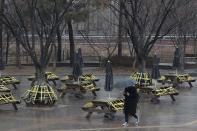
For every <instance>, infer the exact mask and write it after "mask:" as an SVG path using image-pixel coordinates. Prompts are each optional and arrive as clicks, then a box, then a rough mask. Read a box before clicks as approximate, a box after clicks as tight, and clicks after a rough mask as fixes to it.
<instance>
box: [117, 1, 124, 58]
mask: <svg viewBox="0 0 197 131" xmlns="http://www.w3.org/2000/svg"><path fill="white" fill-rule="evenodd" d="M119 4H120V12H119V25H118V56H122V29H123V28H122V18H123V17H122V16H123V6H122V0H119Z"/></svg>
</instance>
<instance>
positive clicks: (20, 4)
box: [3, 0, 74, 85]
mask: <svg viewBox="0 0 197 131" xmlns="http://www.w3.org/2000/svg"><path fill="white" fill-rule="evenodd" d="M73 1H74V0H65V1H64V2H65V4H64V8H63V10H62V11H61V13H60V15H58V16H57V15H56V13H55V11H56V10H57V8H58V7H57V0H54V1H53V2H51V1H50V3H48V2H49V1H48V0H42V1H37V0H28V1H23V0H20V1H18V0H17V1H16V0H11V1H8V8H7V11H6V13H5V15H4V17H3V18H4V19H3V21H4V24H5V25H6V26H7V27H8V28H9V29H10V30H11V32H12V34H13V36H14V37H15V38H16V41H19V42H20V44H21V45H22V46H23V48H24V49H25V50H26V51H27V53H28V54H29V55H30V56H31V58H32V61H33V63H34V66H35V69H36V78H37V82H38V84H39V85H41V84H42V83H43V82H45V70H46V68H47V65H48V63H49V60H50V57H51V54H52V51H53V46H52V44H53V43H54V40H55V33H56V30H57V27H58V25H59V24H60V22H62V21H63V20H64V19H63V18H64V15H65V14H66V13H67V11H68V9H69V8H70V7H71V6H72V4H73ZM29 20H33V22H34V24H35V25H34V27H35V34H31V33H30V32H32V31H31V30H32V28H29V27H30V26H31V25H29ZM30 34H31V35H37V36H38V38H39V40H38V42H39V44H38V45H39V51H37V50H36V49H35V48H34V45H35V43H34V42H33V40H32V39H30V37H29V35H30ZM31 40H32V41H31ZM39 54H40V55H39Z"/></svg>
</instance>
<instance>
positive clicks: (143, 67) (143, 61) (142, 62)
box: [138, 58, 146, 73]
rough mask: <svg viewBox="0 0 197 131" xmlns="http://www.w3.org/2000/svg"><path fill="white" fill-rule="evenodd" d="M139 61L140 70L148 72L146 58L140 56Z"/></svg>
mask: <svg viewBox="0 0 197 131" xmlns="http://www.w3.org/2000/svg"><path fill="white" fill-rule="evenodd" d="M138 62H139V66H138V70H139V72H142V73H145V72H146V59H145V58H138Z"/></svg>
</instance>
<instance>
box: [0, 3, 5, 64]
mask: <svg viewBox="0 0 197 131" xmlns="http://www.w3.org/2000/svg"><path fill="white" fill-rule="evenodd" d="M0 4H1V5H0V19H2V18H3V13H4V5H5V0H1V3H0ZM0 53H1V54H0V56H1V57H2V56H3V22H2V21H1V20H0ZM1 62H3V58H1Z"/></svg>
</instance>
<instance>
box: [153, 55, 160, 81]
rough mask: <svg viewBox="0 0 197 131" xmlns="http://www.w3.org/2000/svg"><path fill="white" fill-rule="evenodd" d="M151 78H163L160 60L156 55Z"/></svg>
mask: <svg viewBox="0 0 197 131" xmlns="http://www.w3.org/2000/svg"><path fill="white" fill-rule="evenodd" d="M151 77H152V78H153V79H158V78H159V77H161V75H160V71H159V58H157V55H156V54H155V55H154V57H153V65H152V73H151Z"/></svg>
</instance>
